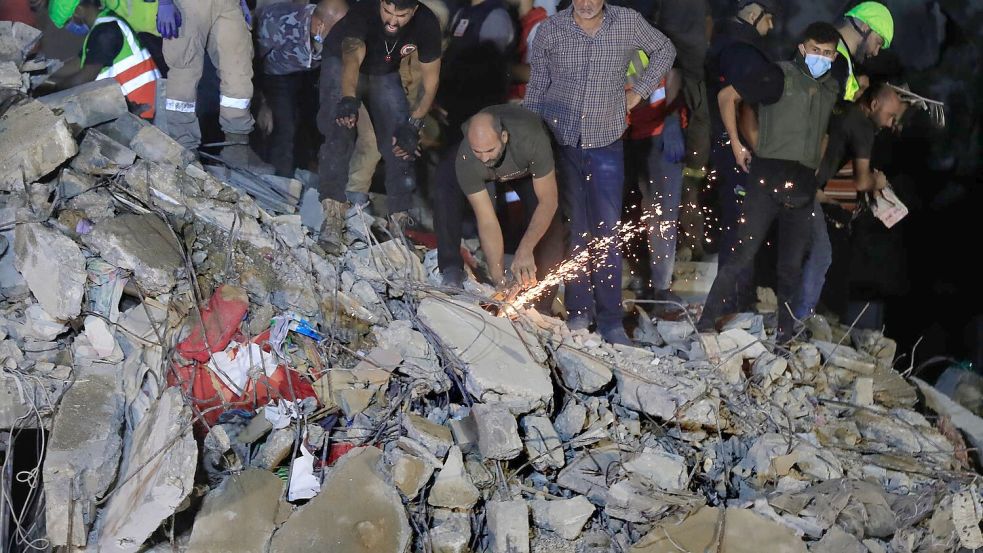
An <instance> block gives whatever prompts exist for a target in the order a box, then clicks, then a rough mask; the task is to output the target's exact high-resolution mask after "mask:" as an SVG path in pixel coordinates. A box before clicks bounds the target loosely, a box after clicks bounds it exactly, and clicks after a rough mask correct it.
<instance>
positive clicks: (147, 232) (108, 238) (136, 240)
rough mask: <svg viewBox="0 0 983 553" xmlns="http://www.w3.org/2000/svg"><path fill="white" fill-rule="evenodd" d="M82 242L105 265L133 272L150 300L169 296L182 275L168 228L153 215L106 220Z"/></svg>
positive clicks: (181, 264) (179, 257) (181, 258)
mask: <svg viewBox="0 0 983 553" xmlns="http://www.w3.org/2000/svg"><path fill="white" fill-rule="evenodd" d="M82 240H83V242H85V244H86V245H87V246H89V247H90V248H91V249H93V250H94V251H95V252H98V253H99V255H100V256H101V257H102V258H103V259H105V260H106V261H108V262H109V263H111V264H113V265H115V266H117V267H120V268H122V269H127V270H130V271H133V276H134V278H135V279H136V281H137V283H138V284H139V285H140V288H141V289H143V291H144V292H145V293H146V294H148V295H151V296H157V295H160V294H163V293H166V292H170V291H171V289H172V288H174V285H175V284H177V281H178V278H180V277H181V276H182V275H183V274H184V272H185V266H184V256H183V255H182V253H181V250H180V249H179V246H178V245H177V244H176V243H175V240H174V237H173V236H172V234H171V230H170V228H169V227H168V225H167V223H165V222H164V221H163V220H161V218H160V217H159V216H157V215H155V214H153V213H147V214H129V213H127V214H123V215H119V216H117V217H114V218H112V219H107V220H105V221H102V222H100V223H98V224H97V225H96V227H95V230H93V231H92V232H90V233H89V234H86V235H84V236H83V238H82Z"/></svg>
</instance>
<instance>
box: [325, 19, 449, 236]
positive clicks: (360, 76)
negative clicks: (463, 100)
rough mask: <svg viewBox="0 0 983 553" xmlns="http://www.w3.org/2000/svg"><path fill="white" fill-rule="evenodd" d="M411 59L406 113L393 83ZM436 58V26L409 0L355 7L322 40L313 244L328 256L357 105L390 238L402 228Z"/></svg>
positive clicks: (340, 218)
mask: <svg viewBox="0 0 983 553" xmlns="http://www.w3.org/2000/svg"><path fill="white" fill-rule="evenodd" d="M414 51H415V52H417V53H418V55H419V59H420V66H421V68H422V81H423V92H422V93H421V94H420V96H419V97H418V98H415V99H414V101H413V102H412V105H411V103H410V102H409V101H408V100H407V98H406V93H405V92H404V91H403V85H402V82H401V81H400V77H399V64H400V59H401V58H403V57H404V56H408V55H410V54H411V53H413V52H414ZM440 54H441V44H440V22H439V21H438V20H437V16H436V15H434V13H433V12H432V11H431V10H430V9H429V8H427V7H426V6H423V5H420V4H419V2H418V1H417V0H363V1H362V2H359V3H357V4H355V5H354V6H352V8H351V9H350V10H349V12H348V14H347V15H346V16H345V17H344V18H343V19H342V20H341V21H339V22H338V24H337V25H335V27H334V29H332V31H331V33H330V34H329V35H328V39H327V40H326V52H325V56H324V60H323V62H322V64H321V87H320V88H321V90H320V95H321V107H320V110H319V112H318V116H317V122H318V129H320V131H321V133H322V134H323V135H324V144H323V145H322V146H321V152H320V155H319V166H320V168H319V172H320V182H321V183H320V192H321V198H322V204H323V205H324V208H325V219H324V225H323V226H322V228H321V236H320V241H321V243H322V244H323V245H324V246H325V247H326V248H327V249H328V250H330V251H338V250H339V249H340V248H341V234H342V230H343V228H344V218H345V211H346V210H347V201H346V196H345V186H346V184H347V182H348V169H349V160H350V159H351V156H352V152H353V149H354V145H355V138H356V133H357V130H356V123H357V122H358V108H359V105H360V104H361V103H362V102H365V105H366V108H367V110H368V113H369V117H370V118H371V119H372V125H373V127H374V128H375V133H376V139H377V144H378V146H379V152H380V153H381V154H382V157H383V160H384V162H385V170H386V194H387V196H388V204H389V205H388V207H389V216H390V227H391V230H392V231H394V233H395V232H401V231H402V230H403V227H404V226H405V225H406V224H407V223H408V222H409V220H410V217H409V214H408V210H409V209H410V207H411V202H412V192H413V189H414V188H415V187H416V174H415V170H414V165H413V161H414V160H415V159H416V157H417V150H418V147H419V143H420V129H421V128H422V127H423V118H424V116H426V115H427V112H429V111H430V106H431V104H432V103H433V100H434V97H435V96H436V94H437V84H438V81H439V75H440Z"/></svg>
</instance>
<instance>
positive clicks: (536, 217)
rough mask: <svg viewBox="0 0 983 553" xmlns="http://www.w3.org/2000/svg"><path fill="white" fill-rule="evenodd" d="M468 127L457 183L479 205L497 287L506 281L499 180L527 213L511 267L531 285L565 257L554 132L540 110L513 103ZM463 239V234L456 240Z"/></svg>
mask: <svg viewBox="0 0 983 553" xmlns="http://www.w3.org/2000/svg"><path fill="white" fill-rule="evenodd" d="M463 130H464V133H465V139H464V140H462V141H461V144H460V146H459V147H458V148H457V157H456V162H455V171H456V173H457V182H458V183H459V184H460V186H461V190H462V191H463V192H464V194H465V195H466V196H467V198H468V202H469V203H470V204H471V208H472V209H473V210H474V214H475V219H476V220H477V222H478V237H479V239H480V240H481V249H482V251H483V252H484V254H485V258H486V259H487V261H488V272H489V276H490V277H491V280H492V283H493V284H495V286H497V287H502V286H503V285H505V284H506V277H505V265H504V262H503V259H504V254H505V246H504V241H503V237H502V227H501V225H499V223H498V217H497V215H496V214H495V203H496V202H495V196H496V184H498V183H508V184H509V185H510V186H511V187H512V188H513V189H514V190H515V191H516V193H517V194H518V195H519V198H520V199H521V200H522V206H523V208H524V209H525V214H526V220H525V223H526V231H525V234H524V235H523V236H522V239H521V240H520V242H519V245H518V247H517V248H516V250H515V257H514V258H513V260H512V264H511V267H510V269H511V272H512V275H513V276H514V278H515V281H516V283H518V284H521V285H523V286H530V285H532V284H534V283H535V282H536V280H537V279H538V278H541V277H542V276H544V275H545V274H546V273H547V272H549V271H550V269H552V268H553V267H554V266H556V264H558V263H559V261H560V259H561V258H562V257H563V236H562V227H561V225H560V221H559V219H558V218H557V217H556V207H557V189H556V172H555V171H554V167H553V149H552V145H551V143H550V137H549V133H548V132H547V130H546V128H545V127H544V126H543V121H542V119H540V118H539V116H538V115H536V114H535V113H532V112H530V111H528V110H526V109H524V108H521V107H519V106H517V105H514V104H503V105H498V106H491V107H487V108H485V109H483V110H481V111H480V112H479V113H477V114H476V115H474V116H473V117H471V119H469V120H468V122H467V123H465V124H464V128H463ZM458 215H459V214H458ZM460 242H461V240H460V237H458V239H457V244H460Z"/></svg>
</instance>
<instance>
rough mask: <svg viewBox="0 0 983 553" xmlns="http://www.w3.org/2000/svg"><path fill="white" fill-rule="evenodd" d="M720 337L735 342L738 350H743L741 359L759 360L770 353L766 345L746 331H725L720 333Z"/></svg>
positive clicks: (739, 329)
mask: <svg viewBox="0 0 983 553" xmlns="http://www.w3.org/2000/svg"><path fill="white" fill-rule="evenodd" d="M720 336H721V337H723V338H728V339H730V340H733V341H734V342H735V344H736V346H737V349H739V350H741V357H743V358H744V359H757V358H758V357H760V356H762V355H764V354H765V353H768V350H767V349H765V346H764V344H762V343H761V341H760V340H758V339H757V338H755V337H754V336H753V335H751V333H749V332H748V331H746V330H744V329H741V328H732V329H730V330H725V331H723V332H721V333H720Z"/></svg>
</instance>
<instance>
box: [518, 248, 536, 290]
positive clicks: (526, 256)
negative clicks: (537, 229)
mask: <svg viewBox="0 0 983 553" xmlns="http://www.w3.org/2000/svg"><path fill="white" fill-rule="evenodd" d="M512 274H513V275H515V279H516V281H518V282H519V284H521V285H522V286H523V287H525V286H532V285H533V284H536V259H535V257H534V256H533V253H532V250H527V249H525V248H519V249H517V250H516V251H515V257H514V258H512Z"/></svg>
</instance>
